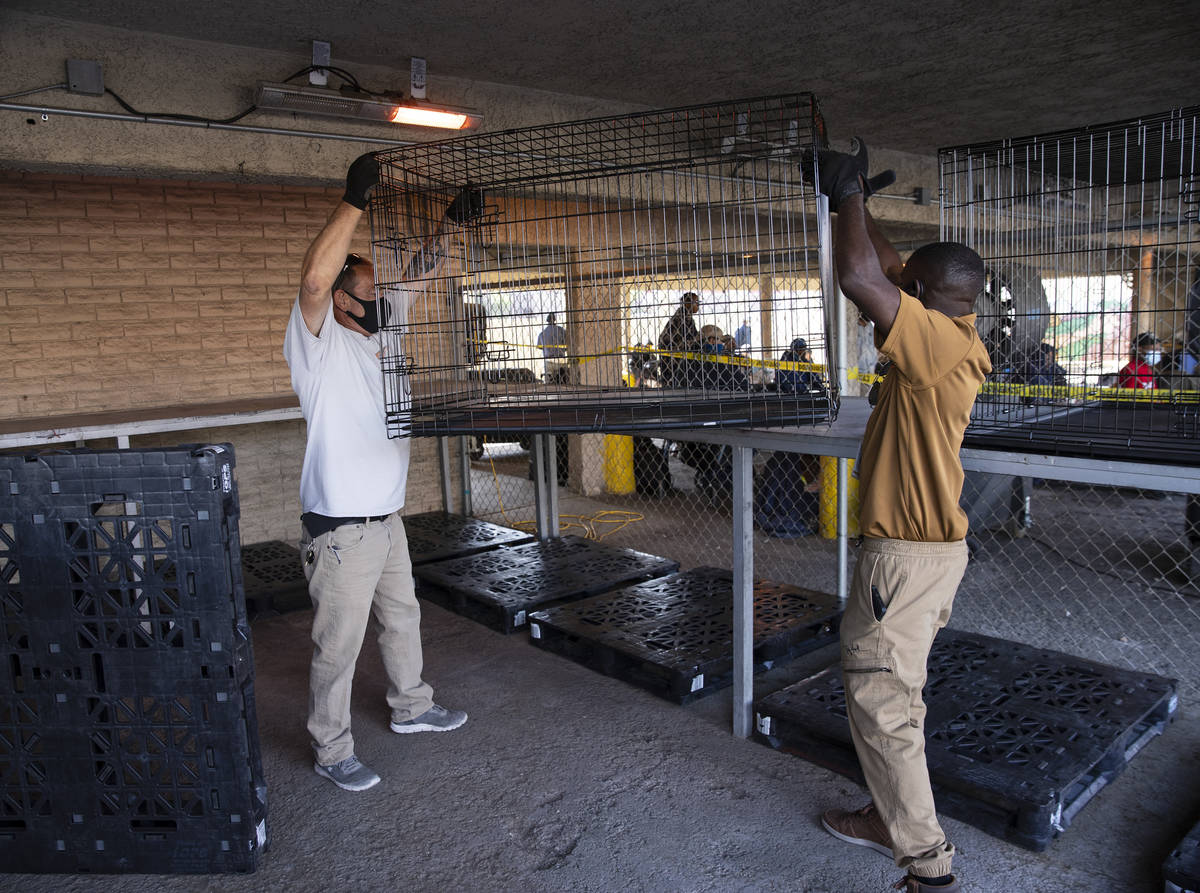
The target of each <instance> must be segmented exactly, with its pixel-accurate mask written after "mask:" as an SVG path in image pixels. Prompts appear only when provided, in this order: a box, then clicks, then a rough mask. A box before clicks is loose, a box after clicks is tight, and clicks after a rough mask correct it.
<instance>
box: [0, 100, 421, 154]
mask: <svg viewBox="0 0 1200 893" xmlns="http://www.w3.org/2000/svg"><path fill="white" fill-rule="evenodd" d="M0 111H9V112H26V113H32V114H37V115H67V116H68V117H72V118H99V119H102V120H105V121H126V122H129V123H131V124H173V125H175V126H177V127H200V128H203V129H204V130H232V131H236V132H241V133H265V134H271V135H274V136H302V137H307V138H308V139H323V140H344V141H346V142H351V143H372V144H376V145H381V146H411V145H413V142H414V141H413V140H385V139H379V138H378V137H373V136H351V135H349V134H345V133H326V132H324V131H320V130H288V129H287V128H284V127H255V126H253V125H251V124H215V123H213V122H210V121H182V120H177V119H175V118H161V117H155V116H154V115H123V114H119V113H117V112H94V111H87V110H85V109H63V108H55V107H54V106H49V105H17V104H16V103H11V102H0Z"/></svg>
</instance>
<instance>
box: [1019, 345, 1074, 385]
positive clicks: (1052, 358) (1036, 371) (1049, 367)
mask: <svg viewBox="0 0 1200 893" xmlns="http://www.w3.org/2000/svg"><path fill="white" fill-rule="evenodd" d="M1023 377H1024V379H1025V384H1036V385H1053V386H1055V387H1062V386H1064V385H1066V383H1067V370H1066V369H1064V368H1063V367H1062V366H1060V365H1058V348H1056V347H1055V346H1054V345H1053V344H1047V343H1046V342H1045V341H1043V342H1042V343H1041V344H1039V345H1038V346H1037V347H1035V348H1034V349H1033V350H1031V351H1030V352H1029V355H1028V356H1026V358H1025V369H1024V376H1023Z"/></svg>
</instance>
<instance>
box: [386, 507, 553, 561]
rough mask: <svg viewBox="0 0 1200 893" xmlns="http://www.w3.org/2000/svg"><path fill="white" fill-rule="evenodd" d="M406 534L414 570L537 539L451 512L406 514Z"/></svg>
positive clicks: (530, 535) (511, 529)
mask: <svg viewBox="0 0 1200 893" xmlns="http://www.w3.org/2000/svg"><path fill="white" fill-rule="evenodd" d="M404 532H405V534H406V535H407V537H408V554H409V555H410V556H411V557H412V563H413V566H414V567H416V566H417V565H420V564H429V563H430V562H432V561H445V560H446V559H448V558H461V557H463V556H466V555H474V554H476V553H478V552H486V551H488V550H490V549H495V548H496V547H498V546H517V545H520V544H522V543H531V542H533V540H534V536H533V534H531V533H526V532H525V531H523V530H514V529H513V528H511V527H502V526H501V525H499V524H492V523H490V522H488V521H480V520H479V519H478V518H468V517H467V516H465V515H455V514H451V513H450V512H422V513H420V514H417V515H404Z"/></svg>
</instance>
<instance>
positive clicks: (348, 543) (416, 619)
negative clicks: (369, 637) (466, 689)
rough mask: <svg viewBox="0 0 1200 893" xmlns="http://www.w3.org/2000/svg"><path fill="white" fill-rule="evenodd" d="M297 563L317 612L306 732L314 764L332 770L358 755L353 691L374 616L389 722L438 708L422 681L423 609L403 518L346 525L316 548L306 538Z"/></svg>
mask: <svg viewBox="0 0 1200 893" xmlns="http://www.w3.org/2000/svg"><path fill="white" fill-rule="evenodd" d="M310 555H311V556H312V557H311V560H310V559H309V556H310ZM300 560H301V561H302V562H303V564H304V574H305V576H306V577H308V593H309V595H310V596H311V597H312V601H313V608H314V614H313V627H312V639H313V646H314V647H313V657H312V666H311V669H310V671H309V692H308V731H309V734H310V735H312V745H313V750H314V751H315V752H316V757H317V762H318V763H320V764H321V765H322V766H329V765H332V764H333V763H339V762H341V761H342V760H344V759H346V757H348V756H350V755H351V754H353V753H354V738H353V736H352V735H351V734H350V688H351V683H352V682H353V681H354V666H355V663H356V662H357V661H358V652H359V650H360V649H361V648H362V643H363V638H364V637H365V636H366V632H367V624H368V622H369V621H370V618H371V615H372V614H374V615H375V620H376V622H377V623H378V625H379V650H380V653H381V654H382V656H383V667H384V671H385V672H386V673H387V677H388V691H387V702H388V705H389V706H390V707H391V708H392V717H391V718H392V719H393V720H394V721H396V722H403V721H405V720H408V719H412V718H413V717H415V716H420V715H421V714H422V713H424V712H425V711H426V710H428V709H429V708H430V707H431V706H433V689H432V688H430V687H429V686H428V685H426V684H425V683H424V682H423V681H421V609H420V607H419V605H418V604H417V598H416V594H415V592H414V589H413V578H412V562H411V561H410V560H409V557H408V539H407V537H406V536H405V535H404V522H403V521H402V520H401V518H400V515H399V514H391V515H389V516H388V517H387V518H385V519H384V520H382V521H371V522H368V523H366V524H344V525H342V526H341V527H338V528H337V529H336V530H331V531H329V532H328V533H323V534H321V535H320V536H318V537H317V538H316V539H315V540H314V539H312V538H311V537H309V535H308V532H307V531H305V533H304V536H303V537H302V538H301V540H300Z"/></svg>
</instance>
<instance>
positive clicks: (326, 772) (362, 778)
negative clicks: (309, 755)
mask: <svg viewBox="0 0 1200 893" xmlns="http://www.w3.org/2000/svg"><path fill="white" fill-rule="evenodd" d="M313 771H314V772H316V773H317V775H320V776H321V777H322V778H328V779H329V780H330V781H332V782H333V783H334V784H335V785H337V786H338V787H339V788H341V789H342V790H343V791H365V790H366V789H367V788H373V787H375V785H377V784H379V776H378V775H376V774H375V772H374V771H372V770H370V769H368V768H367V767H366V766H364V765H363V764H362V763H360V762H359V761H358V757H356V756H354V754H351V755H350V756H348V757H346V759H344V760H342V761H341V762H340V763H334V764H333V765H332V766H322V765H321V764H320V763H313Z"/></svg>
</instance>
